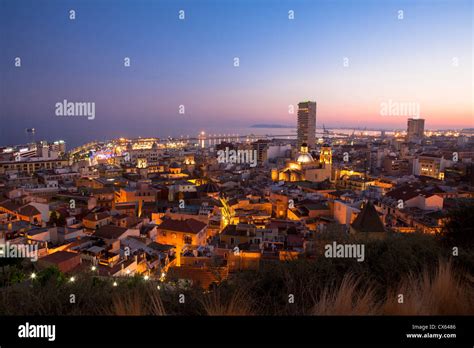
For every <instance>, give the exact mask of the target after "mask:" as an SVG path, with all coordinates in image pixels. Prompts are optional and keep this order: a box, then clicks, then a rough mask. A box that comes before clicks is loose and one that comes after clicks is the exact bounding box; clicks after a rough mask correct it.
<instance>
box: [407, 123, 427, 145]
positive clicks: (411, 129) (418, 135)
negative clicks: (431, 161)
mask: <svg viewBox="0 0 474 348" xmlns="http://www.w3.org/2000/svg"><path fill="white" fill-rule="evenodd" d="M424 136H425V120H424V119H422V118H409V119H408V125H407V142H409V143H420V142H421V141H422V140H423V137H424Z"/></svg>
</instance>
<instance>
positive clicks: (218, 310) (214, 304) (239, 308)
mask: <svg viewBox="0 0 474 348" xmlns="http://www.w3.org/2000/svg"><path fill="white" fill-rule="evenodd" d="M252 302H253V301H252V300H251V299H250V296H249V294H248V292H247V291H245V290H240V289H239V290H236V291H234V292H233V293H232V294H231V295H230V297H229V298H228V299H224V297H223V296H222V294H221V291H220V289H216V290H215V291H212V292H209V293H207V294H204V295H203V297H202V299H201V304H202V306H203V308H204V311H205V313H206V314H207V315H217V316H219V315H224V316H232V315H236V316H239V315H240V316H243V315H253V314H254V313H253V309H252V307H253V305H252Z"/></svg>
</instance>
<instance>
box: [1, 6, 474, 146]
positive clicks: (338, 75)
mask: <svg viewBox="0 0 474 348" xmlns="http://www.w3.org/2000/svg"><path fill="white" fill-rule="evenodd" d="M0 4H1V5H0V6H1V7H0V8H1V12H0V29H1V32H2V36H1V37H0V47H1V50H0V76H1V85H0V88H1V89H0V98H1V99H0V101H1V104H0V118H1V119H0V121H1V124H2V127H1V129H2V131H1V133H0V136H1V138H2V139H1V140H0V144H7V143H16V142H21V141H22V140H23V139H24V129H25V128H29V127H35V128H36V129H37V131H38V135H39V136H40V137H44V138H48V139H51V140H52V139H58V138H66V140H67V141H68V140H70V141H72V142H78V141H79V140H82V139H84V140H91V139H95V138H102V137H111V136H120V135H125V136H138V135H142V136H149V135H156V136H168V135H179V134H180V133H183V132H186V133H191V134H194V133H197V130H199V129H206V128H209V127H213V128H217V129H219V128H220V127H221V128H225V129H229V128H232V127H245V126H248V125H251V124H254V123H279V124H294V123H295V116H294V115H289V114H288V111H287V110H288V105H289V104H296V103H298V101H301V100H307V99H311V100H316V101H317V102H318V116H317V123H318V125H322V123H324V124H326V126H328V125H329V126H354V125H358V126H368V127H384V128H391V127H397V128H403V127H404V126H405V124H406V117H405V118H403V117H391V118H387V117H382V116H380V114H379V108H380V103H381V102H382V101H386V100H389V99H391V100H395V101H413V102H417V103H419V104H420V105H421V116H422V117H424V118H426V120H427V121H426V124H427V127H428V128H451V127H452V128H461V127H469V126H471V127H472V126H473V113H472V102H473V101H472V100H473V94H472V44H473V40H472V16H473V12H472V1H467V0H466V1H463V0H453V1H427V0H422V1H415V0H410V1H376V0H371V1H362V0H361V1H349V0H344V1H342V0H340V1H337V0H333V1H320V0H311V1H309V0H308V1H282V0H280V1H278V0H274V1H270V0H265V1H264V0H234V1H231V0H220V1H216V0H214V1H210V0H194V1H190V0H189V1H177V0H169V1H162V0H135V1H131V0H127V1H124V0H117V1H112V0H95V1H90V0H81V1H60V0H54V1H52V0H43V1H26V0H0ZM70 9H74V10H75V11H76V16H77V17H76V20H74V21H70V20H69V18H68V11H69V10H70ZM181 9H182V10H184V11H185V15H186V19H185V20H184V21H181V20H179V18H178V11H179V10H181ZM400 9H402V10H403V11H404V19H403V20H399V19H398V18H397V11H398V10H400ZM289 10H294V11H295V19H294V20H288V11H289ZM15 57H21V59H22V67H21V68H15V67H14V58H15ZM124 57H130V58H131V67H129V68H125V67H124V66H123V59H124ZM234 57H239V59H240V67H238V68H235V67H234V66H233V59H234ZM344 57H348V58H349V67H343V64H342V63H343V58H344ZM454 57H456V59H458V61H459V66H457V67H453V65H452V59H453V58H454ZM63 99H67V100H69V101H90V102H95V103H96V118H95V119H94V120H92V121H88V120H87V119H85V118H58V117H56V116H55V115H54V105H55V103H56V102H58V101H62V100H63ZM180 104H183V105H185V108H186V113H185V115H180V114H178V106H179V105H180Z"/></svg>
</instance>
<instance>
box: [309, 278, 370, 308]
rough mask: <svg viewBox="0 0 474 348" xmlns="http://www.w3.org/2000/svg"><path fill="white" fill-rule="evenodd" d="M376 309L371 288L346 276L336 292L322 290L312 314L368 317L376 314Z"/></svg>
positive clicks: (330, 289) (328, 289)
mask: <svg viewBox="0 0 474 348" xmlns="http://www.w3.org/2000/svg"><path fill="white" fill-rule="evenodd" d="M376 307H377V302H376V300H375V295H374V289H373V287H372V286H368V287H362V286H361V284H360V281H358V280H355V279H354V277H353V276H352V275H346V276H344V278H343V280H342V282H341V285H340V286H339V288H338V289H337V290H336V291H334V289H332V288H330V287H326V288H324V290H323V291H322V294H321V296H320V298H319V300H318V301H317V302H316V304H315V305H314V308H313V310H312V314H315V315H370V314H375V313H376Z"/></svg>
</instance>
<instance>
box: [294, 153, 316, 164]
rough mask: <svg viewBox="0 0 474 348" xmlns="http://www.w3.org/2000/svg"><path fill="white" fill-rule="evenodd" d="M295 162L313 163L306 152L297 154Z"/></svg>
mask: <svg viewBox="0 0 474 348" xmlns="http://www.w3.org/2000/svg"><path fill="white" fill-rule="evenodd" d="M297 161H298V162H299V163H311V162H314V159H313V156H311V154H309V153H308V152H303V153H300V154H299V156H298V159H297Z"/></svg>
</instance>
